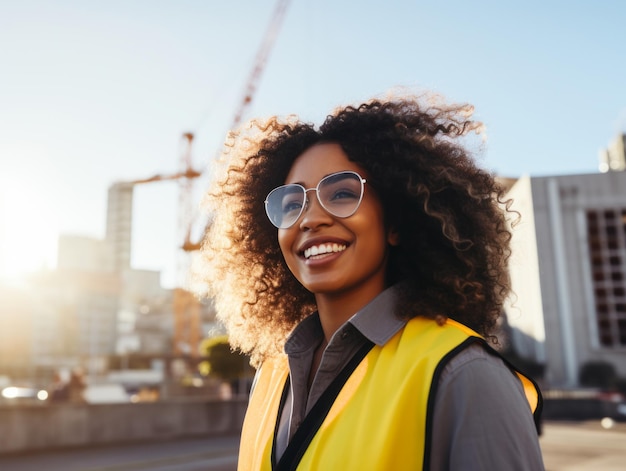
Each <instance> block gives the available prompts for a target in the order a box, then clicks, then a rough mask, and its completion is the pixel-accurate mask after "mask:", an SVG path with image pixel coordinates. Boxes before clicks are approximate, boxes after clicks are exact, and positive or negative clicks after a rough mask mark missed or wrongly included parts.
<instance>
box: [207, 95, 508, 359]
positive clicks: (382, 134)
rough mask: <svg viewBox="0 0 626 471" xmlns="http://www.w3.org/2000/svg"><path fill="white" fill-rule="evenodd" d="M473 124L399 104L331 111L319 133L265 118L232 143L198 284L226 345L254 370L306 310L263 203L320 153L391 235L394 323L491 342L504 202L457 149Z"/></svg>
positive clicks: (418, 103) (504, 242)
mask: <svg viewBox="0 0 626 471" xmlns="http://www.w3.org/2000/svg"><path fill="white" fill-rule="evenodd" d="M472 112H473V108H472V107H471V106H470V105H448V104H445V103H441V102H435V103H433V102H432V101H430V100H426V99H424V97H402V98H396V99H390V100H373V101H370V102H367V103H364V104H361V105H359V106H347V107H344V108H340V109H338V110H336V111H335V112H334V113H332V114H331V115H329V116H328V117H327V118H326V120H325V121H324V123H323V124H322V125H321V126H319V128H316V127H315V126H314V125H313V124H309V123H303V122H300V121H299V120H298V119H297V118H295V117H290V118H287V119H283V120H281V119H278V118H277V117H273V118H270V119H268V120H266V121H258V120H257V121H253V122H252V123H251V124H250V125H249V126H248V127H247V129H242V130H240V131H238V132H233V133H231V135H230V138H229V140H228V141H227V143H226V144H225V150H224V153H223V157H224V159H223V163H225V165H224V167H223V170H224V174H223V175H222V176H221V177H220V178H216V179H215V181H214V185H213V187H212V189H211V190H210V191H209V193H208V196H207V201H208V203H209V207H210V210H211V211H212V214H213V220H212V223H211V225H210V228H209V230H208V232H207V234H206V236H205V239H204V243H203V247H202V260H203V261H202V267H203V271H202V273H201V277H202V281H203V282H204V283H205V285H206V290H207V294H208V295H209V296H211V297H213V298H214V299H215V301H216V308H217V311H218V317H219V318H220V320H221V321H223V322H224V323H225V325H226V327H227V329H228V330H229V333H230V340H231V344H232V345H233V346H234V347H236V348H238V349H240V350H241V351H243V352H245V353H249V354H251V357H252V362H253V364H259V363H260V362H261V361H262V360H263V358H264V357H266V356H267V355H272V354H274V353H275V352H277V351H279V350H280V349H281V348H282V345H283V343H284V340H285V338H286V336H287V335H288V333H289V332H290V331H291V330H292V329H293V327H294V326H295V325H296V324H297V323H298V322H299V321H301V320H302V319H303V318H305V317H306V316H308V315H309V314H310V313H311V312H313V311H314V310H315V309H316V307H315V299H314V297H313V295H312V294H311V293H310V292H309V291H307V290H306V289H305V288H304V287H303V286H302V285H300V283H299V282H298V281H297V280H296V278H295V277H294V276H293V275H292V274H291V272H290V271H289V269H288V268H287V265H286V263H285V262H284V260H283V256H282V253H281V250H280V248H279V245H278V239H277V229H276V228H275V227H274V226H273V225H272V224H271V223H270V222H269V220H268V219H267V217H266V215H265V211H264V199H265V196H266V195H267V194H268V193H269V192H270V191H271V190H272V189H273V188H275V187H277V186H279V185H282V184H283V183H284V181H285V178H286V176H287V174H288V172H289V170H290V168H291V165H292V163H293V162H294V160H295V159H296V158H297V157H298V156H299V155H300V154H302V153H303V152H304V151H305V150H307V149H308V148H310V147H311V146H313V145H315V144H318V143H327V142H332V143H337V144H339V145H340V146H341V147H342V149H343V151H344V152H345V153H346V155H347V156H348V158H349V159H350V160H351V161H354V162H355V163H357V164H358V165H359V166H360V167H362V168H363V169H364V170H365V171H366V172H367V175H368V185H369V184H371V185H372V186H373V187H374V189H375V190H376V192H377V194H378V195H379V196H380V198H381V202H382V206H383V211H384V214H385V218H386V222H387V224H389V225H390V227H394V228H395V229H396V230H397V232H398V234H399V241H400V242H399V244H398V246H394V247H391V248H390V254H389V261H388V266H387V273H386V277H387V281H388V282H389V284H394V283H397V282H400V281H402V282H403V283H402V286H403V287H404V289H403V296H402V303H401V309H400V312H399V313H398V315H400V316H403V317H405V318H411V317H414V316H418V315H420V316H427V317H431V318H435V319H438V320H440V321H441V320H442V319H445V318H447V317H450V318H453V319H455V320H457V321H459V322H461V323H463V324H465V325H467V326H469V327H471V328H473V329H474V330H476V331H477V332H479V333H481V334H482V335H485V336H487V337H491V338H494V337H493V336H492V333H493V331H494V329H495V326H496V321H497V319H498V317H499V316H500V314H501V312H502V304H503V302H504V299H505V297H506V296H507V294H508V292H509V290H510V280H509V276H508V270H507V260H508V257H509V255H510V248H509V241H510V238H511V235H510V231H509V224H508V221H507V217H506V215H507V212H508V211H509V209H508V208H509V206H510V201H504V199H503V197H504V190H503V189H502V188H501V187H500V186H499V185H498V183H497V182H496V180H495V179H494V177H493V175H492V174H490V173H489V172H487V171H485V170H482V169H480V168H479V167H478V166H477V165H476V163H475V161H474V158H473V156H472V154H471V152H470V151H469V150H468V148H467V146H464V145H462V141H463V136H466V135H467V134H468V133H470V132H476V133H480V132H481V129H482V125H481V123H479V122H477V121H474V120H472V118H471V116H472Z"/></svg>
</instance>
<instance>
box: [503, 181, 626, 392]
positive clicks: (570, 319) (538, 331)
mask: <svg viewBox="0 0 626 471" xmlns="http://www.w3.org/2000/svg"><path fill="white" fill-rule="evenodd" d="M508 196H509V197H511V198H512V199H513V200H514V204H513V209H514V210H516V211H518V212H519V214H520V216H521V217H520V219H519V221H517V223H516V224H515V225H514V228H513V239H512V248H513V254H512V257H511V260H510V269H511V278H512V284H513V291H514V296H513V297H512V298H511V299H510V301H509V303H508V305H507V307H506V311H507V318H508V321H509V323H510V324H511V325H512V326H513V327H515V332H516V333H515V334H514V335H513V339H512V342H513V344H514V346H515V348H516V349H517V350H518V351H519V352H520V354H522V355H524V356H527V357H529V358H532V359H534V360H536V361H538V362H541V363H544V364H545V366H546V370H545V380H546V383H547V384H548V385H549V386H551V387H576V386H579V385H580V381H579V373H580V370H581V367H582V366H583V365H585V364H586V363H590V362H607V363H610V364H612V365H613V366H614V367H615V369H616V371H617V373H618V375H620V376H622V377H626V172H608V173H598V174H586V175H564V176H548V177H532V178H530V177H524V178H520V179H519V180H517V182H516V183H515V184H514V185H513V186H512V187H511V188H510V190H509V192H508Z"/></svg>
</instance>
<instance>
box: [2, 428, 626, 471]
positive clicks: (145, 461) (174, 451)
mask: <svg viewBox="0 0 626 471" xmlns="http://www.w3.org/2000/svg"><path fill="white" fill-rule="evenodd" d="M238 441H239V440H238V437H236V436H227V437H213V438H193V439H192V438H190V439H185V440H176V441H169V442H159V443H142V444H132V445H119V446H106V447H94V448H81V449H76V450H59V451H47V452H38V453H31V454H29V455H14V456H0V470H2V471H36V470H46V471H140V470H151V471H234V470H235V469H236V468H237V449H238ZM541 448H542V450H543V455H544V461H545V464H546V470H547V471H583V470H584V471H589V470H602V471H618V470H619V471H624V470H626V424H616V425H615V426H614V427H613V428H611V429H609V430H605V429H603V428H602V427H601V426H600V423H599V422H598V421H593V422H584V423H566V422H549V423H546V424H544V430H543V435H542V437H541Z"/></svg>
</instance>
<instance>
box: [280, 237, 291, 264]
mask: <svg viewBox="0 0 626 471" xmlns="http://www.w3.org/2000/svg"><path fill="white" fill-rule="evenodd" d="M291 232H292V231H290V230H288V229H278V245H279V247H280V251H281V252H282V253H283V258H284V259H285V260H286V261H287V263H289V257H290V255H291V247H292V244H293V240H294V236H293V235H292V234H291Z"/></svg>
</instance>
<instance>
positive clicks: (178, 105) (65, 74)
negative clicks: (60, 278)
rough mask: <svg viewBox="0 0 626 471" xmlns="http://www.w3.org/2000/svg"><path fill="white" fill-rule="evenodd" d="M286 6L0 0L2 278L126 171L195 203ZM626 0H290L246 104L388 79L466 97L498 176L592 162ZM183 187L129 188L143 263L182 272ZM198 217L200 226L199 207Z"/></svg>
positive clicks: (32, 264) (624, 124)
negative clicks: (183, 166)
mask: <svg viewBox="0 0 626 471" xmlns="http://www.w3.org/2000/svg"><path fill="white" fill-rule="evenodd" d="M276 5H277V2H276V0H228V1H225V0H223V1H216V0H176V1H175V0H108V1H102V0H47V1H44V0H20V1H19V2H17V1H14V0H0V277H4V278H10V277H16V276H19V275H21V274H24V273H27V272H29V271H33V270H37V269H40V268H54V266H55V263H56V246H57V240H58V236H59V234H71V235H84V236H88V237H94V238H99V239H102V238H104V234H105V222H106V198H107V190H108V188H109V187H110V185H112V184H113V183H115V182H117V181H128V180H135V179H142V178H147V177H150V176H152V175H155V174H172V173H175V172H177V171H178V170H179V160H180V156H181V154H182V152H183V150H182V149H183V147H182V145H181V143H182V135H183V133H186V132H193V133H194V136H195V139H194V142H193V146H192V148H191V156H192V160H193V165H194V167H196V168H197V169H199V170H201V171H203V177H202V178H200V179H197V180H195V181H194V185H195V190H194V196H193V204H194V208H196V207H197V206H198V205H199V202H200V200H201V193H202V190H203V188H205V187H206V184H207V181H208V179H209V178H210V175H209V172H207V171H205V169H206V168H207V166H208V164H209V163H210V162H211V160H212V159H214V158H215V155H216V154H217V153H218V151H219V149H220V147H221V144H222V142H223V140H224V137H225V135H226V133H227V131H228V129H229V127H230V126H231V124H232V122H233V119H234V116H235V112H236V110H237V109H239V107H240V104H241V102H242V100H243V96H244V91H245V87H246V83H247V81H248V78H249V76H250V74H251V72H252V68H253V66H254V64H255V57H256V56H257V52H258V50H259V47H260V46H261V44H262V42H263V38H264V37H266V31H267V29H268V26H269V24H270V20H271V18H272V17H273V14H274V12H275V9H276ZM625 24H626V2H622V1H621V0H600V1H597V2H590V1H582V0H571V1H561V0H554V1H550V0H543V1H536V0H529V1H526V2H502V1H491V0H487V1H477V2H467V1H459V0H449V1H447V2H444V3H442V2H432V1H431V2H425V1H419V0H413V1H409V0H386V1H380V0H379V1H374V0H358V1H357V0H343V1H340V0H315V1H305V0H290V1H289V3H288V7H287V10H286V14H285V16H284V18H283V21H282V24H281V25H280V28H279V30H278V31H277V36H276V38H275V42H274V44H273V47H272V48H271V50H270V52H269V57H268V60H267V62H266V64H265V66H264V68H263V70H262V74H261V75H260V80H259V81H258V84H257V88H256V92H255V93H254V95H253V101H252V103H251V105H250V106H249V107H248V108H247V113H246V116H245V117H246V118H248V119H249V118H254V117H268V116H272V115H281V116H285V115H290V114H296V115H298V116H300V117H301V118H302V119H303V120H306V121H310V122H314V123H320V122H321V121H322V120H323V118H324V117H325V116H326V115H327V114H328V113H330V112H331V111H332V110H333V109H334V108H335V107H336V106H339V105H346V104H358V103H360V102H362V101H365V100H368V99H370V98H372V97H375V96H384V95H385V94H386V93H387V92H388V91H390V90H392V89H394V88H397V87H406V88H408V89H410V90H412V91H418V92H419V91H434V92H436V93H439V94H441V95H443V96H444V97H445V98H446V99H447V100H448V101H452V102H463V103H471V104H473V105H474V106H475V109H476V115H475V116H476V117H477V118H478V119H480V120H481V121H483V122H484V123H485V125H486V127H487V143H486V148H485V151H484V152H483V154H482V155H481V156H480V163H481V165H483V166H484V167H486V168H488V169H489V170H492V171H494V172H496V173H497V174H499V175H503V176H508V177H518V176H522V175H531V176H545V175H560V174H573V173H596V172H597V171H598V152H599V150H600V149H603V148H606V147H607V146H608V144H609V143H610V142H611V141H612V140H613V139H614V138H615V136H616V135H617V134H618V133H620V132H626V82H625V81H624V77H626V60H624V58H625V57H626V55H625V47H626V39H625V35H624V27H625ZM178 194H179V186H178V184H177V183H175V182H159V183H151V184H146V185H139V186H136V187H135V200H134V220H133V242H132V244H133V245H132V265H133V266H134V267H135V268H141V269H150V270H160V271H161V272H162V282H163V284H164V285H170V286H171V285H173V284H174V283H175V281H174V280H175V266H176V263H177V261H178V260H179V259H180V251H179V249H178V246H179V245H180V243H181V242H182V241H181V240H180V231H179V229H178V228H177V221H178ZM196 212H197V215H198V221H200V222H199V223H198V224H199V225H202V218H203V217H204V216H203V215H202V212H201V211H199V210H197V211H196V210H194V214H195V213H196Z"/></svg>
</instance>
